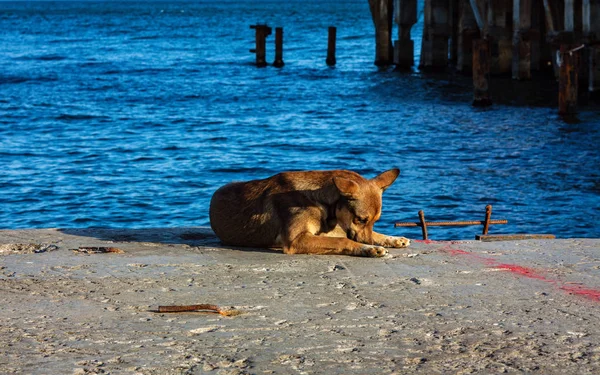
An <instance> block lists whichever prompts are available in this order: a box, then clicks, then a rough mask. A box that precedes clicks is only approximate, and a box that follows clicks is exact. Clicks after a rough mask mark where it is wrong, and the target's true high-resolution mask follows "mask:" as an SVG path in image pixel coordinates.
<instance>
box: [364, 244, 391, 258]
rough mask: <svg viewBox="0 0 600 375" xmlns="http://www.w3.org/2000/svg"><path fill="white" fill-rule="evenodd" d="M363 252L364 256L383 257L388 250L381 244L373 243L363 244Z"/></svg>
mask: <svg viewBox="0 0 600 375" xmlns="http://www.w3.org/2000/svg"><path fill="white" fill-rule="evenodd" d="M360 250H361V254H360V255H362V256H364V257H373V258H381V257H384V256H386V255H387V253H388V251H387V250H386V249H385V247H381V246H372V245H363V247H361V249H360Z"/></svg>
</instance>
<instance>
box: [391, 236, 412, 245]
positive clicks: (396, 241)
mask: <svg viewBox="0 0 600 375" xmlns="http://www.w3.org/2000/svg"><path fill="white" fill-rule="evenodd" d="M386 245H388V246H389V247H395V248H401V247H408V246H409V245H410V240H409V239H408V238H405V237H392V236H390V237H388V238H386Z"/></svg>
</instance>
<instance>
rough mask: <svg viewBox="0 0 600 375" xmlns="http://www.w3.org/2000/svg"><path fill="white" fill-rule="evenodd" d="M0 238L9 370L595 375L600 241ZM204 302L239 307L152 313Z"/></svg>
mask: <svg viewBox="0 0 600 375" xmlns="http://www.w3.org/2000/svg"><path fill="white" fill-rule="evenodd" d="M0 244H3V245H0V373H3V374H4V373H6V374H12V373H15V374H88V373H89V374H96V373H103V374H108V373H110V374H246V373H248V374H295V373H298V374H391V373H398V374H409V373H410V374H412V373H423V374H440V373H444V374H462V373H485V374H489V373H539V374H594V373H595V374H598V373H600V345H599V343H600V240H597V239H570V240H543V241H542V240H539V241H534V240H530V241H512V242H494V243H479V242H475V241H465V242H460V243H456V242H455V243H448V242H436V243H424V242H416V243H413V245H412V246H411V247H410V248H408V249H402V250H400V249H398V250H391V251H390V255H389V256H387V257H385V258H379V259H375V258H354V257H341V256H306V255H295V256H287V255H284V254H282V253H281V252H277V251H269V250H254V251H252V250H240V249H231V248H221V247H219V243H218V241H217V240H216V238H215V237H214V236H213V235H212V233H211V232H210V231H209V230H206V229H202V228H179V229H145V230H101V229H81V230H56V229H47V230H46V229H44V230H4V231H0ZM30 244H33V245H30ZM51 245H53V246H51ZM82 246H95V247H117V248H119V249H121V250H123V251H124V253H106V254H86V253H81V252H75V251H72V250H71V249H78V248H79V247H82ZM200 303H211V304H218V305H220V306H222V307H229V306H232V307H234V308H235V309H238V310H241V311H242V312H243V314H241V315H238V316H234V317H226V316H221V315H217V314H209V313H199V312H191V313H171V314H169V313H157V312H154V311H153V310H156V309H157V308H158V306H159V305H179V304H200Z"/></svg>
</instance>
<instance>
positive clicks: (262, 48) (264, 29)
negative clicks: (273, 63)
mask: <svg viewBox="0 0 600 375" xmlns="http://www.w3.org/2000/svg"><path fill="white" fill-rule="evenodd" d="M250 28H251V29H254V30H256V48H255V49H251V50H250V52H252V53H255V54H256V66H257V67H259V68H263V67H265V66H267V36H269V35H271V28H270V27H269V26H267V25H260V24H259V25H250Z"/></svg>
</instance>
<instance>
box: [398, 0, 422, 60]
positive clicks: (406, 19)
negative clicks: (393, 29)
mask: <svg viewBox="0 0 600 375" xmlns="http://www.w3.org/2000/svg"><path fill="white" fill-rule="evenodd" d="M394 20H395V22H396V24H398V40H396V41H395V42H394V64H396V67H397V68H398V69H410V68H411V67H412V66H413V65H414V63H415V62H414V53H415V45H414V42H413V40H412V39H411V36H410V30H411V29H412V27H413V25H414V24H415V23H417V0H394Z"/></svg>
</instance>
